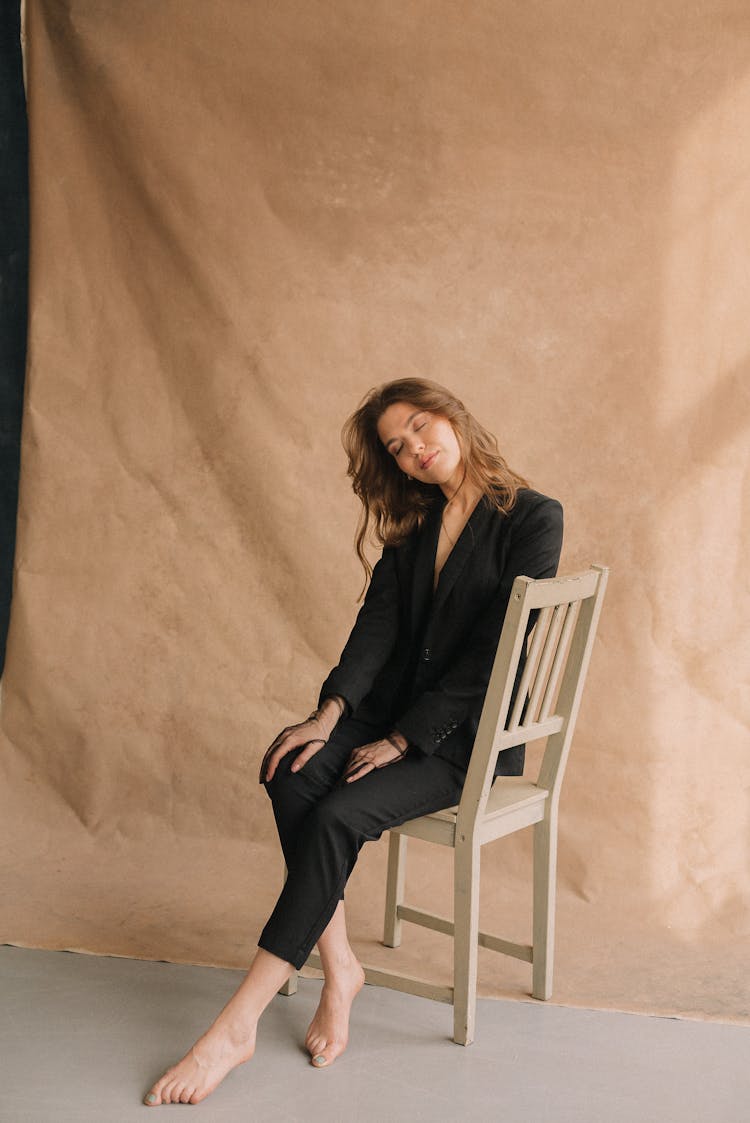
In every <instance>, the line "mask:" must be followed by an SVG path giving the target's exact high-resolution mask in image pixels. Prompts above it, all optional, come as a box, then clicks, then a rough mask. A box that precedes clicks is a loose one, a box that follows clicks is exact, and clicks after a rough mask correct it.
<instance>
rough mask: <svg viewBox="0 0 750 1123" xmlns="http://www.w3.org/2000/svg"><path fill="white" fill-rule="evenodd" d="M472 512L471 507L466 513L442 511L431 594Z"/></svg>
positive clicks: (449, 509)
mask: <svg viewBox="0 0 750 1123" xmlns="http://www.w3.org/2000/svg"><path fill="white" fill-rule="evenodd" d="M473 510H474V508H473V507H470V508H469V509H468V510H466V511H459V510H453V509H452V508H450V507H449V508H448V509H447V510H445V511H443V518H442V521H441V524H440V536H439V537H438V544H437V550H436V552H435V572H434V575H433V581H432V588H433V592H434V590H435V589H436V588H437V583H438V580H439V578H440V574H441V572H442V569H443V566H444V565H445V563H446V561H447V560H448V558H449V557H450V553H451V550H452V549H453V547H454V546H455V544H456V542H457V541H458V539H459V538H460V537H461V532H462V531H463V529H464V527H465V526H466V524H467V522H468V521H469V519H470V518H471V515H472V512H473Z"/></svg>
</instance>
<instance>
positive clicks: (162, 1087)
mask: <svg viewBox="0 0 750 1123" xmlns="http://www.w3.org/2000/svg"><path fill="white" fill-rule="evenodd" d="M254 1052H255V1029H254V1028H253V1029H252V1031H246V1030H242V1031H241V1030H238V1029H237V1028H232V1027H231V1026H227V1025H221V1024H218V1025H217V1024H214V1025H212V1026H211V1028H210V1029H209V1030H208V1032H207V1033H205V1034H204V1035H203V1037H201V1038H200V1039H199V1040H198V1041H196V1043H195V1045H193V1047H192V1049H190V1051H189V1052H188V1053H186V1054H185V1056H184V1057H183V1058H182V1060H181V1061H180V1062H179V1063H178V1064H176V1065H175V1066H174V1067H173V1068H170V1069H168V1070H167V1071H166V1072H165V1073H164V1075H163V1076H162V1078H161V1079H160V1080H157V1082H156V1084H154V1086H153V1087H152V1088H151V1091H150V1092H149V1093H148V1095H147V1096H146V1097H145V1098H144V1101H143V1102H144V1103H145V1104H146V1105H147V1106H148V1107H158V1106H159V1105H160V1104H170V1103H171V1104H177V1103H182V1104H197V1103H200V1102H201V1100H204V1099H205V1098H206V1096H208V1095H209V1094H210V1093H211V1092H213V1090H214V1088H216V1087H217V1086H218V1085H219V1084H220V1083H221V1081H222V1080H223V1079H224V1077H225V1076H226V1075H227V1073H228V1072H230V1071H231V1070H232V1069H233V1068H236V1067H237V1065H239V1064H243V1062H244V1061H249V1060H250V1058H251V1057H252V1055H253V1053H254Z"/></svg>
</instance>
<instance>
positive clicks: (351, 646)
mask: <svg viewBox="0 0 750 1123" xmlns="http://www.w3.org/2000/svg"><path fill="white" fill-rule="evenodd" d="M398 610H399V591H398V579H397V576H396V550H395V547H393V546H386V547H385V549H384V550H383V553H382V556H381V558H380V560H379V561H378V562H377V563H376V565H375V568H374V569H373V572H372V579H371V581H370V585H369V587H368V589H367V593H366V595H365V599H364V603H363V605H362V607H361V608H360V610H359V613H358V615H357V619H356V621H355V623H354V627H353V628H352V630H351V633H350V635H349V638H348V640H347V641H346V645H345V646H344V650H343V651H342V653H341V658H340V659H339V662H338V665H337V666H336V667H334V669H333V670H332V671H331V673H330V674H329V676H328V678H327V679H326V680H325V682H324V683H323V685H322V687H321V689H320V696H319V699H318V705H319V706H320V705H322V704H323V701H324V700H325V699H326V698H327V697H330V696H331V695H334V694H337V695H339V696H340V697H341V698H342V699H343V700H344V702H345V703H346V704H347V705H348V707H349V709H350V710H355V709H356V708H357V706H358V705H359V703H360V702H361V701H362V699H363V698H364V696H365V695H366V694H367V693H368V691H369V690H370V688H371V686H372V684H373V682H374V680H375V676H376V675H377V673H378V671H379V670H380V669H381V668H382V667H383V666H384V665H385V663H386V661H387V659H388V657H389V655H390V654H391V652H392V651H393V648H394V645H395V643H396V636H397V634H398Z"/></svg>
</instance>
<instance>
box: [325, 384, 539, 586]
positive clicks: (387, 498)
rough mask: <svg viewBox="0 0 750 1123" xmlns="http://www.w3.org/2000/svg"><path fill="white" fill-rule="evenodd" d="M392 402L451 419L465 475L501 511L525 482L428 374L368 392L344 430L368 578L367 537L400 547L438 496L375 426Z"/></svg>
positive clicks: (507, 508) (485, 433)
mask: <svg viewBox="0 0 750 1123" xmlns="http://www.w3.org/2000/svg"><path fill="white" fill-rule="evenodd" d="M394 402H407V403H408V404H409V405H413V406H417V407H418V408H419V409H424V410H427V411H429V412H430V413H436V414H440V415H441V416H442V417H445V418H447V420H448V421H450V423H451V425H452V426H453V430H454V432H455V434H456V438H457V440H458V444H459V447H460V449H461V455H462V457H463V462H464V464H465V466H466V479H467V480H468V481H469V482H470V483H472V484H474V485H475V486H476V487H478V488H479V489H480V490H481V492H482V493H483V495H485V496H486V497H487V499H488V500H489V502H490V503H491V504H492V505H493V507H495V508H496V509H497V510H498V511H502V512H503V513H505V514H507V513H508V511H510V509H511V507H512V506H513V504H514V503H515V501H516V493H517V491H518V489H519V488H522V487H528V486H529V485H528V484H527V482H526V480H524V479H523V477H521V476H519V475H518V473H517V472H514V471H513V470H512V468H510V467H508V464H507V463H506V461H505V460H504V459H503V457H502V456H501V455H500V452H499V451H498V447H497V440H496V438H495V437H494V436H493V435H492V433H490V432H488V431H487V429H485V428H484V426H482V425H480V424H479V422H478V421H477V420H476V419H475V418H474V417H472V415H471V414H470V413H469V411H468V410H467V409H466V407H465V406H464V404H463V402H461V401H459V399H458V398H457V397H456V396H455V394H452V393H451V392H450V390H446V389H445V387H444V386H439V385H438V384H437V382H431V381H429V379H426V378H399V379H397V380H396V381H395V382H385V383H383V385H382V386H376V387H375V388H374V389H372V390H370V391H369V392H368V393H367V394H366V395H365V397H364V398H363V400H362V402H361V403H360V405H359V406H358V408H357V409H356V410H355V411H354V413H353V414H352V415H351V417H349V418H347V420H346V422H345V423H344V427H343V429H342V431H341V440H342V442H343V445H344V449H345V450H346V454H347V456H348V457H349V466H348V469H347V474H348V475H349V477H350V479H351V481H352V488H353V490H354V494H355V495H356V496H357V497H358V498H359V499H361V501H362V511H361V512H360V517H359V524H358V526H357V533H356V536H355V539H354V543H355V546H356V550H357V555H358V557H359V559H360V561H361V562H362V565H363V566H364V569H365V573H366V580H367V579H369V577H370V575H371V573H372V566H371V565H370V563H369V561H368V560H367V557H366V556H365V551H364V546H365V542H366V541H367V539H368V537H370V538H371V539H373V540H375V541H376V542H378V543H380V544H381V545H382V546H398V545H400V544H401V543H402V542H403V541H404V539H405V538H406V537H407V536H408V535H409V534H410V533H411V531H413V530H414V529H415V528H416V527H418V526H421V525H422V523H423V522H424V519H425V516H426V514H427V511H428V510H429V508H430V506H431V505H432V503H433V501H434V499H435V488H434V487H433V486H431V485H429V484H423V483H420V482H419V481H418V480H410V479H408V477H407V476H406V475H404V473H403V472H402V471H401V469H400V468H399V467H398V465H397V464H396V462H395V460H394V459H393V457H392V456H391V455H390V453H388V452H387V451H386V449H385V448H384V446H383V443H382V441H381V440H380V437H379V436H378V430H377V424H378V421H379V419H380V417H381V415H382V414H383V413H385V411H386V410H387V409H388V407H389V406H391V405H393V404H394Z"/></svg>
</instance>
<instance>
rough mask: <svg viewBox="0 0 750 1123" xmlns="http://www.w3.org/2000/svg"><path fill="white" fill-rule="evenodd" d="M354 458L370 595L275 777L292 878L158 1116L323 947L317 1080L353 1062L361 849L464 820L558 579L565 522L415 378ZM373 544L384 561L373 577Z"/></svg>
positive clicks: (470, 424)
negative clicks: (517, 655)
mask: <svg viewBox="0 0 750 1123" xmlns="http://www.w3.org/2000/svg"><path fill="white" fill-rule="evenodd" d="M343 440H344V446H345V448H346V451H347V453H348V457H349V475H350V477H351V479H352V486H353V488H354V491H355V493H356V494H357V495H358V497H359V498H360V499H361V501H362V504H363V510H362V516H361V519H360V525H359V529H358V533H357V538H356V548H357V553H358V554H359V557H360V559H361V561H362V563H363V565H364V567H365V571H366V573H367V574H368V575H370V573H371V580H370V585H369V588H368V590H367V594H366V596H365V599H364V603H363V605H362V608H361V609H360V612H359V615H358V617H357V620H356V623H355V625H354V628H353V629H352V632H351V635H350V636H349V639H348V641H347V643H346V646H345V647H344V650H343V653H342V655H341V659H340V661H339V663H338V665H337V666H336V667H335V668H334V670H333V671H331V673H330V675H329V676H328V678H327V679H326V681H325V682H324V683H323V687H322V689H321V691H320V696H319V699H318V706H317V708H316V709H315V710H314V711H313V713H311V714H310V716H309V717H308V718H307V719H306V720H305V721H302V722H300V723H299V724H297V725H293V726H290V727H288V728H286V729H284V730H282V732H281V733H280V734H279V735H278V737H276V739H275V740H274V742H273V743H272V745H271V746H270V748H269V749H268V751H267V752H266V754H265V756H264V758H263V763H262V765H261V775H260V779H261V782H262V783H264V784H265V786H266V789H267V791H268V794H269V795H270V797H271V801H272V804H273V811H274V816H275V819H276V824H277V827H278V831H279V837H280V840H281V845H282V848H283V851H284V856H285V859H286V864H287V869H288V877H287V880H286V883H285V885H284V888H283V890H282V892H281V895H280V897H279V900H278V902H277V904H276V907H275V908H274V910H273V913H272V914H271V917H270V918H269V920H268V923H267V924H266V926H265V928H264V929H263V932H262V933H261V936H260V939H259V941H258V944H259V948H258V952H257V954H256V956H255V959H254V960H253V963H252V966H251V967H250V970H249V971H248V974H247V975H246V977H245V979H244V980H243V982H242V984H241V985H240V987H239V989H238V990H237V992H236V993H235V995H234V996H233V997H232V998H231V999H230V1001H229V1002H228V1003H227V1005H226V1006H225V1007H224V1009H223V1010H222V1012H221V1013H220V1014H219V1016H218V1018H217V1019H216V1021H215V1022H214V1023H213V1025H212V1026H211V1027H210V1029H209V1030H208V1031H207V1032H206V1033H205V1034H204V1035H203V1037H201V1038H200V1039H199V1040H198V1041H197V1042H196V1044H195V1045H194V1046H193V1048H192V1049H191V1050H190V1051H189V1053H187V1054H186V1056H185V1057H184V1058H183V1059H182V1060H181V1061H180V1062H179V1064H178V1065H176V1066H175V1067H174V1068H172V1069H170V1070H169V1071H168V1072H167V1073H165V1075H164V1076H163V1077H162V1078H161V1079H160V1080H159V1081H157V1083H156V1084H155V1085H154V1086H153V1088H152V1089H151V1092H150V1093H149V1095H148V1096H147V1097H146V1103H147V1104H149V1105H150V1106H151V1105H153V1106H155V1105H157V1104H160V1103H178V1102H179V1103H199V1102H200V1101H201V1100H202V1099H204V1098H205V1097H206V1096H207V1095H208V1094H209V1092H211V1091H212V1090H213V1089H214V1088H215V1087H216V1086H217V1084H218V1083H219V1082H220V1081H221V1080H222V1079H223V1078H224V1076H225V1075H226V1074H227V1072H229V1071H230V1069H232V1068H234V1067H235V1066H236V1065H238V1064H240V1063H242V1062H243V1061H246V1060H248V1059H249V1058H250V1057H251V1056H252V1054H253V1051H254V1048H255V1034H256V1028H257V1023H258V1019H259V1018H260V1015H261V1014H262V1012H263V1010H264V1009H265V1007H266V1006H267V1005H268V1003H269V1002H270V1001H271V999H272V998H273V996H274V995H275V994H276V993H277V991H278V990H279V989H280V987H281V986H282V985H283V983H284V982H285V981H286V979H287V978H288V977H289V974H290V971H291V969H292V967H295V968H299V967H301V966H302V964H303V963H304V962H305V961H306V959H307V957H308V955H309V954H310V951H311V950H312V948H313V946H314V945H315V944H316V943H317V945H318V951H319V953H320V957H321V961H322V966H323V972H324V976H325V978H324V983H323V988H322V993H321V998H320V1005H319V1007H318V1010H317V1013H316V1015H315V1017H314V1018H313V1021H312V1023H311V1025H310V1028H309V1030H308V1033H307V1038H306V1046H307V1048H308V1050H309V1052H310V1056H311V1063H312V1064H313V1065H315V1066H316V1067H319V1068H322V1067H325V1066H326V1065H329V1064H330V1063H331V1062H332V1061H333V1060H334V1059H335V1058H336V1057H337V1056H338V1055H339V1054H340V1053H342V1052H343V1050H344V1049H345V1047H346V1043H347V1036H348V1025H349V1012H350V1009H351V1005H352V1002H353V1000H354V998H355V996H356V995H357V993H358V991H359V990H360V989H361V988H362V985H363V983H364V974H363V971H362V968H361V966H360V964H359V963H358V961H357V959H356V957H355V956H354V953H353V951H352V949H351V947H350V946H349V941H348V938H347V931H346V920H345V915H344V901H343V892H344V886H345V884H346V881H347V879H348V877H349V874H350V873H351V871H352V869H353V867H354V864H355V862H356V859H357V855H358V852H359V849H360V847H361V846H362V844H363V843H364V842H366V841H368V840H371V839H376V838H379V837H380V835H381V834H382V832H383V831H384V830H387V829H388V828H389V827H393V826H396V825H397V824H398V823H402V822H404V821H405V820H407V819H411V818H414V817H416V816H418V815H424V814H427V813H428V812H430V811H437V810H439V809H441V808H444V807H450V806H452V805H453V804H455V803H457V802H458V800H459V798H460V795H461V788H462V785H463V781H464V778H465V775H466V769H467V767H468V762H469V755H470V753H471V747H472V744H473V740H474V735H475V733H476V730H477V726H478V723H479V716H480V713H481V709H482V703H483V700H484V695H485V692H486V689H487V683H488V681H489V676H490V672H491V670H492V663H493V660H494V656H495V650H496V647H497V643H498V639H499V636H500V631H501V629H502V624H503V619H504V616H505V609H506V607H507V604H508V599H509V596H510V590H511V586H512V584H513V581H514V579H515V578H516V577H517V576H518V575H519V574H525V575H526V576H529V577H536V578H541V577H552V576H554V574H555V572H556V570H557V562H558V559H559V555H560V546H561V541H562V508H561V507H560V504H559V503H558V502H557V501H556V500H554V499H548V498H546V497H545V496H543V495H540V494H538V493H537V492H535V491H532V490H531V489H530V488H529V487H528V485H527V483H526V481H525V480H523V479H522V478H521V477H520V476H518V475H517V474H516V473H515V472H513V471H512V470H511V469H510V468H509V467H508V465H507V464H506V462H505V461H504V460H503V458H502V457H501V456H500V455H499V453H498V451H497V442H496V441H495V438H494V437H493V436H492V435H491V434H490V433H488V432H487V431H486V430H485V429H483V428H482V426H481V425H479V424H478V422H477V421H476V420H475V419H474V418H473V417H472V416H471V414H469V413H468V412H467V411H466V410H465V408H464V406H463V405H462V403H461V402H460V401H459V400H458V399H457V398H456V397H455V396H454V395H453V394H451V393H450V392H449V391H448V390H445V389H443V388H442V387H441V386H438V385H436V384H435V383H433V382H428V381H426V380H424V379H416V378H410V379H401V380H399V381H396V382H390V383H387V384H386V385H384V386H381V387H379V388H377V389H375V390H372V391H371V392H370V393H369V394H368V395H367V397H366V398H365V400H364V402H363V403H362V405H361V406H360V407H359V409H357V410H356V412H355V413H354V414H353V415H352V416H351V417H350V418H349V420H348V421H347V423H346V425H345V426H344V432H343ZM370 531H373V532H374V535H375V537H376V538H377V539H378V541H379V542H380V543H381V544H382V545H383V547H384V548H383V552H382V556H381V558H380V560H379V561H378V563H377V565H376V566H375V568H374V570H372V571H371V570H370V567H369V565H368V562H367V559H366V557H365V554H364V544H365V542H366V540H367V537H368V533H369V532H370ZM522 770H523V748H522V747H521V748H514V749H510V750H508V751H507V752H504V753H500V755H499V757H498V764H497V769H496V771H497V774H498V775H500V774H504V775H519V774H520V773H521V772H522Z"/></svg>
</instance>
